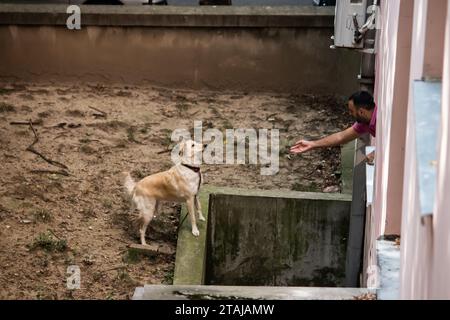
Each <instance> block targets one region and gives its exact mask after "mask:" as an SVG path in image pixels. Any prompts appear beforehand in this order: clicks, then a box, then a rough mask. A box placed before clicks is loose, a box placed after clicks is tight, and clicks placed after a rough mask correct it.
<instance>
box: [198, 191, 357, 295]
mask: <svg viewBox="0 0 450 320" xmlns="http://www.w3.org/2000/svg"><path fill="white" fill-rule="evenodd" d="M337 198H339V200H336V199H333V196H332V195H324V198H322V199H317V198H316V197H315V198H314V199H311V198H310V197H309V196H308V195H307V194H306V195H305V194H302V195H301V196H299V197H297V198H292V197H291V198H285V197H275V198H274V197H265V196H261V195H258V196H248V195H230V194H211V196H210V212H209V225H208V237H207V251H208V260H207V264H206V277H205V283H206V284H209V285H244V286H302V287H307V286H311V287H312V286H318V287H339V286H343V285H344V281H345V262H346V251H347V250H346V249H347V239H348V230H349V224H350V221H349V219H350V205H351V201H349V200H347V201H345V200H342V197H341V196H338V197H337Z"/></svg>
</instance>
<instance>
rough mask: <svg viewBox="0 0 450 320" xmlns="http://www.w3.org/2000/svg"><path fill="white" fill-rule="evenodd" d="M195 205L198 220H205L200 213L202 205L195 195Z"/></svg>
mask: <svg viewBox="0 0 450 320" xmlns="http://www.w3.org/2000/svg"><path fill="white" fill-rule="evenodd" d="M195 206H196V208H197V213H198V218H199V219H200V221H206V219H205V217H204V216H203V214H202V206H201V205H200V200H198V196H195Z"/></svg>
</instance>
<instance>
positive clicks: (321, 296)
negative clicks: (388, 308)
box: [132, 285, 373, 300]
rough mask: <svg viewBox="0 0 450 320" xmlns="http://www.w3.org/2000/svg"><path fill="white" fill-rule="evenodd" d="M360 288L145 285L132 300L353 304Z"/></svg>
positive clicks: (135, 293) (138, 289)
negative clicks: (238, 300)
mask: <svg viewBox="0 0 450 320" xmlns="http://www.w3.org/2000/svg"><path fill="white" fill-rule="evenodd" d="M369 293H373V292H371V291H370V290H368V289H364V288H301V287H289V288H286V287H236V286H165V285H146V286H144V287H139V288H137V289H136V291H135V292H134V295H133V297H132V299H133V300H237V299H240V300H243V299H251V300H356V299H357V298H358V297H360V296H363V295H366V294H369Z"/></svg>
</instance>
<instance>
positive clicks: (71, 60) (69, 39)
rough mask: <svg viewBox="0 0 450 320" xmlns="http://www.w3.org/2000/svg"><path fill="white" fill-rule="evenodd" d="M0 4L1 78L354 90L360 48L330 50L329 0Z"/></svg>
mask: <svg viewBox="0 0 450 320" xmlns="http://www.w3.org/2000/svg"><path fill="white" fill-rule="evenodd" d="M151 7H152V6H142V7H119V8H117V7H114V8H108V7H104V6H90V7H89V8H85V7H82V15H81V17H82V18H81V23H82V29H81V30H79V31H72V30H68V29H67V28H66V27H65V21H66V19H67V16H68V15H67V14H65V6H62V7H60V6H56V5H55V6H30V5H28V6H27V5H21V6H20V5H14V6H11V5H0V43H1V47H2V50H0V61H1V63H0V77H1V78H3V79H11V80H14V81H18V80H19V81H20V80H27V81H41V80H43V81H48V80H51V81H79V80H80V79H82V81H83V82H116V83H126V84H147V83H148V84H155V85H162V86H171V87H179V88H193V89H200V88H207V89H217V90H238V91H279V92H313V93H337V94H344V95H348V94H349V93H350V92H352V91H354V90H355V89H356V88H357V81H356V75H357V74H358V70H359V54H358V53H355V52H350V51H342V50H331V49H329V46H330V44H331V40H330V36H331V35H332V34H333V11H332V10H330V8H314V7H311V8H310V7H297V8H291V9H287V8H269V9H267V8H265V9H264V8H258V9H249V8H246V7H235V8H202V7H200V8H189V9H185V8H183V9H180V8H176V7H167V8H151Z"/></svg>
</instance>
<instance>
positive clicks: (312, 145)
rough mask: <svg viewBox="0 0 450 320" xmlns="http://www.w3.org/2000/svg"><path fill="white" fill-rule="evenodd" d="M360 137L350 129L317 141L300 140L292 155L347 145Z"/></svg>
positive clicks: (292, 149) (292, 150)
mask: <svg viewBox="0 0 450 320" xmlns="http://www.w3.org/2000/svg"><path fill="white" fill-rule="evenodd" d="M358 137H359V133H358V132H356V131H355V129H353V127H350V128H348V129H346V130H344V131H341V132H338V133H335V134H332V135H330V136H327V137H325V138H322V139H320V140H316V141H307V140H300V141H298V142H297V143H296V144H295V145H294V146H293V147H292V148H291V153H294V154H297V153H303V152H307V151H311V150H313V149H317V148H327V147H335V146H339V145H342V144H346V143H347V142H350V141H352V140H355V139H356V138H358Z"/></svg>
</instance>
